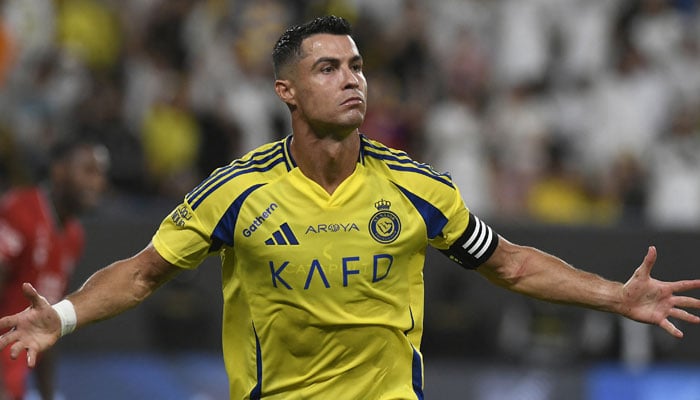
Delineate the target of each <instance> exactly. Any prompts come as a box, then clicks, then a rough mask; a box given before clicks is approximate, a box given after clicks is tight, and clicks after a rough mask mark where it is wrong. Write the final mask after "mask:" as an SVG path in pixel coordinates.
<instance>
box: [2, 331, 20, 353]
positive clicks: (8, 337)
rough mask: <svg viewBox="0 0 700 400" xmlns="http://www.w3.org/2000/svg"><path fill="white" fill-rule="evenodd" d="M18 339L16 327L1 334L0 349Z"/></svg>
mask: <svg viewBox="0 0 700 400" xmlns="http://www.w3.org/2000/svg"><path fill="white" fill-rule="evenodd" d="M16 340H17V332H16V331H15V330H14V329H11V330H9V331H7V332H6V333H5V334H3V335H2V336H0V349H4V348H5V347H7V345H8V344H10V343H12V342H14V341H16Z"/></svg>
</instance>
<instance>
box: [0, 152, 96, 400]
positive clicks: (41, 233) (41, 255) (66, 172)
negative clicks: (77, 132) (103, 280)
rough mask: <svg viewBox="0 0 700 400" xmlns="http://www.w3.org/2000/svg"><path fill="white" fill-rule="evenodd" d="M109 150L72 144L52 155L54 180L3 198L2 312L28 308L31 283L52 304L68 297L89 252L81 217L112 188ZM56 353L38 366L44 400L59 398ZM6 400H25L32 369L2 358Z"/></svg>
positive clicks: (1, 390)
mask: <svg viewBox="0 0 700 400" xmlns="http://www.w3.org/2000/svg"><path fill="white" fill-rule="evenodd" d="M106 157H107V153H106V150H105V149H104V148H103V147H101V146H98V145H95V144H91V143H87V142H81V141H66V142H62V143H60V144H58V145H56V146H55V147H54V148H53V149H52V151H51V155H50V166H49V171H48V181H47V182H46V183H44V184H41V185H39V186H34V187H26V188H15V189H12V190H11V191H9V192H8V193H7V194H5V196H3V197H2V199H0V314H1V315H7V314H13V313H17V312H20V311H22V310H23V309H24V308H26V306H27V304H26V298H25V297H24V295H23V294H22V284H23V283H24V282H29V283H31V284H32V285H33V286H35V287H36V288H37V290H39V291H41V293H42V294H43V295H44V297H46V299H47V300H48V301H50V302H52V303H53V302H56V301H58V300H60V299H61V298H62V297H63V296H64V295H65V290H66V286H67V284H68V280H69V278H70V274H71V272H72V271H73V269H74V267H75V265H76V262H77V260H78V259H79V258H80V256H81V254H82V250H83V242H84V239H83V230H82V226H81V224H80V222H79V221H78V220H77V217H78V216H79V215H80V214H81V213H82V212H83V211H85V210H86V209H88V208H92V207H93V206H95V205H96V204H97V201H98V199H99V196H100V194H101V192H102V191H103V189H104V187H105V184H106V177H105V170H106V167H107V164H106V163H107V158H106ZM50 360H51V357H50V354H49V353H48V352H47V353H44V354H42V359H41V363H39V364H38V365H39V366H41V368H37V370H36V371H37V382H38V389H39V391H40V394H41V396H42V398H44V399H52V398H53V385H52V379H51V372H52V369H51V362H50ZM0 371H1V372H2V374H1V375H2V380H1V381H0V399H21V398H23V396H24V393H25V382H26V379H27V375H28V371H29V370H28V367H27V363H25V362H17V361H15V360H12V359H11V358H10V351H9V348H6V349H5V350H4V351H3V352H2V355H1V359H0Z"/></svg>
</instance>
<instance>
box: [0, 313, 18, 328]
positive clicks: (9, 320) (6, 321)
mask: <svg viewBox="0 0 700 400" xmlns="http://www.w3.org/2000/svg"><path fill="white" fill-rule="evenodd" d="M16 325H17V321H16V318H14V316H8V317H4V318H2V319H0V332H3V331H6V330H8V329H12V328H13V327H15V326H16Z"/></svg>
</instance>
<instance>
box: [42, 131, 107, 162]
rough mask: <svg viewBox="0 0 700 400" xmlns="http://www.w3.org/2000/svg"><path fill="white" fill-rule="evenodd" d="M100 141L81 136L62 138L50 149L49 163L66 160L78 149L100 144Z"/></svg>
mask: <svg viewBox="0 0 700 400" xmlns="http://www.w3.org/2000/svg"><path fill="white" fill-rule="evenodd" d="M98 145H99V143H98V142H97V141H95V140H92V139H85V138H81V137H75V136H69V137H66V138H61V139H59V140H58V141H56V142H55V143H53V145H52V146H51V148H50V149H49V154H48V161H49V164H55V163H60V162H64V161H66V160H68V159H70V158H71V157H73V155H74V154H75V153H76V151H77V150H78V149H81V148H84V147H93V146H98Z"/></svg>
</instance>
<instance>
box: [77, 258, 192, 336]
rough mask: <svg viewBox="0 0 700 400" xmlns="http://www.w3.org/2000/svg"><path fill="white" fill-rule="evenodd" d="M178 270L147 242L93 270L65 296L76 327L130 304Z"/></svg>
mask: <svg viewBox="0 0 700 400" xmlns="http://www.w3.org/2000/svg"><path fill="white" fill-rule="evenodd" d="M180 271H181V269H180V268H178V267H175V266H174V265H172V264H170V263H169V262H167V261H165V259H164V258H163V257H161V255H160V254H158V252H157V251H156V250H155V248H154V247H153V246H152V245H148V246H147V247H146V248H145V249H144V250H143V251H141V252H140V253H138V254H137V255H135V256H134V257H131V258H128V259H125V260H121V261H117V262H115V263H113V264H111V265H109V266H107V267H105V268H103V269H101V270H99V271H97V272H95V273H94V274H93V275H92V276H91V277H90V278H89V279H88V280H87V281H85V283H84V284H83V286H82V287H81V288H80V289H78V290H77V291H75V292H74V293H71V294H70V295H68V296H67V298H68V300H70V301H71V302H72V303H73V305H74V306H75V313H76V315H77V317H78V324H77V327H81V326H83V325H86V324H89V323H92V322H96V321H101V320H104V319H107V318H111V317H114V316H116V315H118V314H120V313H122V312H124V311H126V310H128V309H130V308H133V307H134V306H136V305H138V304H139V303H141V302H142V301H143V300H145V299H146V298H147V297H148V296H149V295H151V293H153V292H154V291H155V290H156V289H157V288H158V287H160V286H161V285H162V284H164V283H165V282H167V281H169V280H170V279H172V278H173V277H174V276H175V275H177V273H178V272H180Z"/></svg>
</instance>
